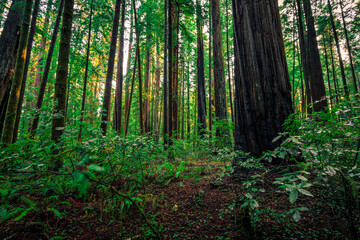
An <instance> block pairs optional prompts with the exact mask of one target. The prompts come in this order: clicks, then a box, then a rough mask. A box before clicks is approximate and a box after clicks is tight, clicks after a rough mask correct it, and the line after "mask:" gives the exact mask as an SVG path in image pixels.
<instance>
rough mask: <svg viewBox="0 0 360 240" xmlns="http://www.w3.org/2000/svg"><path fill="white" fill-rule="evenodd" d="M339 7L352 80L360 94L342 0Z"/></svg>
mask: <svg viewBox="0 0 360 240" xmlns="http://www.w3.org/2000/svg"><path fill="white" fill-rule="evenodd" d="M339 5H340V9H341V18H342V22H343V25H344V33H345V39H346V48H347V50H348V53H349V60H350V69H351V76H352V79H353V83H354V88H355V92H358V88H357V84H356V76H355V70H354V62H353V58H352V52H351V46H350V41H349V36H348V30H347V26H346V21H345V15H344V9H343V4H342V1H341V0H339Z"/></svg>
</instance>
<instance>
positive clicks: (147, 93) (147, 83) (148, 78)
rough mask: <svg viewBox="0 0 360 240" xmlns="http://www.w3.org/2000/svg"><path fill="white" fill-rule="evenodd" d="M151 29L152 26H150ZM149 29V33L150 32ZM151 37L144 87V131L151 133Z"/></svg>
mask: <svg viewBox="0 0 360 240" xmlns="http://www.w3.org/2000/svg"><path fill="white" fill-rule="evenodd" d="M148 28H149V29H150V26H149V25H148ZM149 29H148V31H149ZM151 44H152V42H151V35H150V33H148V35H147V49H146V74H145V82H144V84H145V86H144V93H145V96H146V97H145V99H144V131H145V133H150V82H151Z"/></svg>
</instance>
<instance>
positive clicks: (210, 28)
mask: <svg viewBox="0 0 360 240" xmlns="http://www.w3.org/2000/svg"><path fill="white" fill-rule="evenodd" d="M209 1H211V0H209ZM211 32H212V24H211V4H209V105H208V108H209V134H210V138H211V137H212V121H213V120H212V114H213V113H212V107H211V104H212V91H211V86H212V81H211V74H212V71H211V70H212V69H213V68H212V65H211V60H212V57H211V51H212V49H211V46H212V41H211V40H212V35H211Z"/></svg>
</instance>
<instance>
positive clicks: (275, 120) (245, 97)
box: [233, 0, 293, 156]
mask: <svg viewBox="0 0 360 240" xmlns="http://www.w3.org/2000/svg"><path fill="white" fill-rule="evenodd" d="M233 15H234V16H233V19H234V40H235V43H234V45H235V90H236V91H235V109H236V110H235V113H236V118H235V149H236V150H242V151H245V152H250V153H251V154H252V155H254V156H259V155H261V154H262V152H263V151H266V150H271V149H274V148H275V147H277V146H278V145H279V143H277V142H276V143H273V142H272V140H273V139H274V138H275V137H276V136H277V135H278V133H280V132H282V124H283V123H284V122H285V119H286V118H287V117H288V116H289V114H290V113H292V112H293V108H292V103H291V94H290V93H291V85H290V78H289V73H288V68H287V63H286V57H285V50H284V43H283V36H282V31H281V23H280V16H279V9H278V1H277V0H275V1H268V0H259V1H247V0H238V1H237V0H233Z"/></svg>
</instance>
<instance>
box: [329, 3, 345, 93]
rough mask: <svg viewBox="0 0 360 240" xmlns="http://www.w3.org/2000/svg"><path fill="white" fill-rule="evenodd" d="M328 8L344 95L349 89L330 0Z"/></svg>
mask: <svg viewBox="0 0 360 240" xmlns="http://www.w3.org/2000/svg"><path fill="white" fill-rule="evenodd" d="M328 9H329V14H330V21H331V27H332V30H333V34H334V39H335V45H336V48H337V53H338V56H339V63H340V70H341V79H342V82H343V87H344V91H345V95H346V96H347V95H348V94H349V90H348V86H347V83H346V76H345V69H344V63H343V60H342V55H341V48H340V44H339V37H338V34H337V31H336V27H335V20H334V16H333V12H332V7H331V3H330V0H328Z"/></svg>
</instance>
